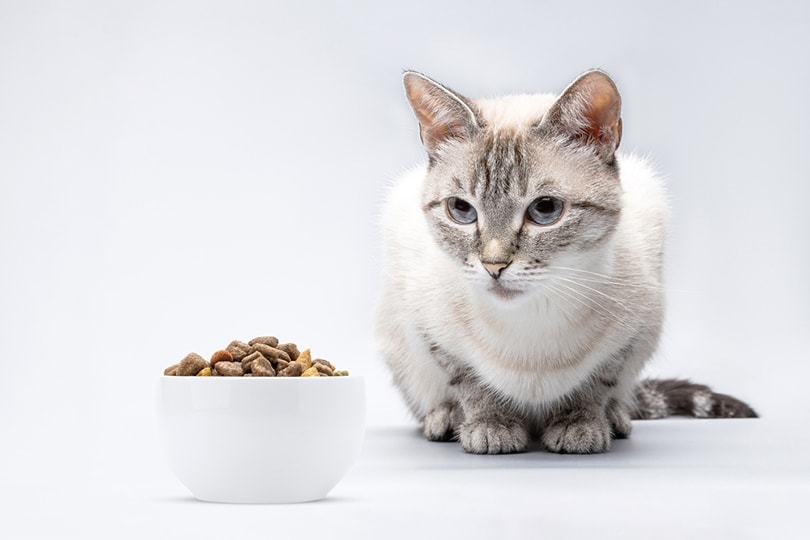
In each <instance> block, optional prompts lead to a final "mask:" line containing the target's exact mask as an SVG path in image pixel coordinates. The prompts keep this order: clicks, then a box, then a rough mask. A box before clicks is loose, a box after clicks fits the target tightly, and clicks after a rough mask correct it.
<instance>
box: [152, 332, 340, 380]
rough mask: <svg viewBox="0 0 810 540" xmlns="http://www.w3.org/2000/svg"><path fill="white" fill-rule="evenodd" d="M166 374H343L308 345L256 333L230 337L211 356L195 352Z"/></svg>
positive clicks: (313, 375)
mask: <svg viewBox="0 0 810 540" xmlns="http://www.w3.org/2000/svg"><path fill="white" fill-rule="evenodd" d="M163 374H164V375H167V376H194V375H196V376H199V377H345V376H347V375H348V374H349V372H348V371H346V370H338V369H337V368H335V366H334V365H333V364H332V363H331V362H329V361H327V360H324V359H323V358H316V359H315V360H313V359H312V353H311V352H310V350H309V349H304V350H303V351H300V350H299V349H298V345H296V344H295V343H281V344H279V340H278V338H277V337H275V336H259V337H255V338H253V339H251V340H250V341H248V342H247V343H245V342H244V341H239V340H233V341H231V342H230V343H229V344H228V346H227V347H225V348H224V349H220V350H217V351H215V352H214V353H213V354H212V355H211V359H210V360H206V359H205V358H203V357H202V356H200V355H199V354H197V353H189V354H187V355H186V356H185V357H184V358H183V359H182V360H180V362H178V363H176V364H173V365H171V366H169V367H167V368H166V369H165V370H164V371H163Z"/></svg>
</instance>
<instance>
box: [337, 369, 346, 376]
mask: <svg viewBox="0 0 810 540" xmlns="http://www.w3.org/2000/svg"><path fill="white" fill-rule="evenodd" d="M335 376H337V377H348V376H349V372H348V371H346V370H345V369H342V370H340V371H335Z"/></svg>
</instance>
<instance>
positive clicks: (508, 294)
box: [487, 281, 528, 306]
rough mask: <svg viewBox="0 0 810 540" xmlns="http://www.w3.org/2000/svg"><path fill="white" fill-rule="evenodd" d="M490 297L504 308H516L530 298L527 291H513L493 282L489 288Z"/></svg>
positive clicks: (497, 282)
mask: <svg viewBox="0 0 810 540" xmlns="http://www.w3.org/2000/svg"><path fill="white" fill-rule="evenodd" d="M487 293H488V295H489V296H490V297H491V298H492V299H494V300H495V301H496V302H497V303H498V304H501V305H504V306H515V305H518V304H520V303H521V302H522V301H523V300H525V299H526V298H527V297H528V294H527V291H525V290H522V289H512V288H510V287H507V286H505V285H503V284H502V283H501V282H499V281H493V282H492V283H490V284H489V285H488V286H487Z"/></svg>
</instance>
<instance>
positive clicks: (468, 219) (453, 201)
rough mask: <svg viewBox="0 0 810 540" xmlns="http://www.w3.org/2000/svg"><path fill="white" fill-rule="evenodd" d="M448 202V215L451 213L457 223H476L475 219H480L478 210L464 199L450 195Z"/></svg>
mask: <svg viewBox="0 0 810 540" xmlns="http://www.w3.org/2000/svg"><path fill="white" fill-rule="evenodd" d="M446 204H447V215H449V216H450V218H451V219H452V220H453V221H455V222H456V223H460V224H462V225H469V224H470V223H475V221H476V220H477V219H478V212H476V211H475V208H473V205H471V204H470V203H468V202H467V201H465V200H464V199H459V198H458V197H450V198H449V199H447V203H446Z"/></svg>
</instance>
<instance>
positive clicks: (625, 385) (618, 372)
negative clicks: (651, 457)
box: [542, 328, 657, 454]
mask: <svg viewBox="0 0 810 540" xmlns="http://www.w3.org/2000/svg"><path fill="white" fill-rule="evenodd" d="M656 332H657V330H656V329H655V328H648V329H644V330H642V331H641V332H639V334H638V335H636V336H635V337H634V338H632V339H631V340H630V341H629V342H628V343H627V344H626V345H625V346H624V347H623V348H621V349H620V350H618V351H616V352H615V353H614V354H612V355H611V356H610V357H609V358H608V360H606V361H605V363H604V364H603V365H602V366H600V368H599V370H598V372H597V373H596V375H595V376H594V377H592V378H591V379H590V380H589V381H588V382H586V383H585V384H583V385H582V386H581V387H580V388H578V389H577V390H576V391H575V392H573V393H572V394H571V395H570V396H568V397H566V399H565V400H564V402H561V403H560V404H558V405H557V407H556V409H555V410H554V411H553V412H552V414H550V415H549V416H548V417H547V418H546V421H545V426H544V429H543V435H542V441H543V445H544V446H545V447H546V449H548V450H549V451H551V452H558V453H562V454H594V453H600V452H607V451H608V450H610V446H611V439H613V438H619V439H621V438H625V437H628V436H629V435H630V431H631V430H632V427H633V426H632V423H631V421H630V414H629V409H628V406H627V403H628V399H629V396H630V395H631V393H632V389H633V387H634V385H635V380H636V377H637V376H638V373H639V371H640V370H641V367H642V366H643V364H644V362H646V360H647V359H648V358H649V357H650V355H651V354H652V351H653V350H654V348H655V343H656V340H657V333H656Z"/></svg>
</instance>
